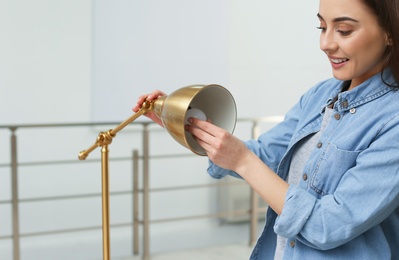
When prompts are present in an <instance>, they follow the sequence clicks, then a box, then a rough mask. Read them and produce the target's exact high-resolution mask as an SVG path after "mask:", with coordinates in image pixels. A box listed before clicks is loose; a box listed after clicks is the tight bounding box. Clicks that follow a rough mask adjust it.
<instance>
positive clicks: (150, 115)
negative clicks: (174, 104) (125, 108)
mask: <svg viewBox="0 0 399 260" xmlns="http://www.w3.org/2000/svg"><path fill="white" fill-rule="evenodd" d="M165 95H166V94H165V93H163V92H162V91H160V90H155V91H153V92H151V93H150V94H145V95H142V96H140V97H139V99H138V100H137V103H136V105H135V106H134V107H133V108H132V110H133V112H137V111H139V110H140V108H141V106H142V105H143V103H144V101H146V100H148V101H152V100H155V99H157V98H159V97H161V96H165ZM145 116H146V117H148V118H150V119H151V120H152V121H154V122H155V123H157V124H159V125H160V126H162V127H164V125H163V123H162V120H161V119H160V118H159V117H158V116H157V115H156V114H155V113H154V112H152V111H150V112H148V113H147V114H145Z"/></svg>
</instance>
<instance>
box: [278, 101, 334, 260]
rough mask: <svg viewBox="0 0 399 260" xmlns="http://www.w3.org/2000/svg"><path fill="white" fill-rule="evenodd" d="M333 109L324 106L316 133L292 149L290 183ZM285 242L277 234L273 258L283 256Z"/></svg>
mask: <svg viewBox="0 0 399 260" xmlns="http://www.w3.org/2000/svg"><path fill="white" fill-rule="evenodd" d="M332 113H333V109H331V108H328V107H327V108H326V109H325V113H324V117H323V122H322V124H321V129H320V131H319V132H317V133H316V134H313V135H310V136H308V137H306V138H304V139H302V140H301V141H300V142H299V143H298V146H297V148H296V149H295V151H294V154H293V156H292V160H291V165H290V170H289V171H288V178H287V182H288V184H290V185H298V184H299V180H300V178H301V176H302V171H303V168H304V167H305V164H306V162H307V161H308V160H309V157H310V154H311V153H312V151H313V149H314V148H315V147H316V145H317V142H318V140H319V138H320V136H321V135H322V133H323V132H324V129H326V127H327V125H328V123H329V122H330V118H331V116H332ZM286 244H287V238H285V237H282V236H277V245H276V253H275V255H274V260H282V259H283V256H284V249H285V246H286Z"/></svg>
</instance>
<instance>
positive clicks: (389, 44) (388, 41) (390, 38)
mask: <svg viewBox="0 0 399 260" xmlns="http://www.w3.org/2000/svg"><path fill="white" fill-rule="evenodd" d="M385 40H386V42H387V46H392V45H393V42H392V37H391V36H390V35H388V34H386V36H385Z"/></svg>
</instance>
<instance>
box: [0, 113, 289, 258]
mask: <svg viewBox="0 0 399 260" xmlns="http://www.w3.org/2000/svg"><path fill="white" fill-rule="evenodd" d="M281 120H282V118H281V117H279V116H275V117H262V118H245V119H244V118H243V119H239V120H238V123H240V122H247V123H250V124H251V130H250V131H251V137H252V138H256V137H257V136H259V134H260V131H261V124H262V123H267V124H275V123H278V122H280V121H281ZM117 124H118V123H117V122H99V123H69V124H30V125H0V130H1V129H3V130H4V129H8V130H9V132H10V133H11V134H10V157H11V158H10V163H5V164H0V169H1V168H2V167H3V168H4V167H10V168H11V200H0V204H10V205H11V208H12V210H11V214H12V216H11V219H12V234H11V235H6V236H0V240H4V239H11V240H12V248H13V260H20V259H21V256H20V255H21V252H20V251H21V250H20V240H21V238H23V237H35V236H43V235H51V234H61V233H71V232H80V231H88V230H96V229H101V226H87V227H80V228H69V229H61V230H51V231H44V232H43V231H42V232H30V233H21V232H20V212H19V204H20V203H23V202H24V203H29V202H37V201H51V200H53V201H54V200H64V199H79V198H89V197H101V193H91V194H78V195H66V196H51V197H39V198H25V199H20V198H19V190H18V189H19V178H18V169H19V167H20V166H29V165H42V164H52V165H55V164H65V163H68V164H73V163H77V162H78V160H77V159H76V161H70V160H69V161H68V160H62V161H50V162H49V161H44V162H31V163H20V162H18V154H19V150H18V136H17V130H19V129H27V128H33V129H40V128H70V127H98V126H107V125H117ZM151 124H152V123H146V122H144V123H142V122H133V123H132V124H131V125H135V126H140V127H141V135H142V147H141V148H140V150H141V155H140V153H139V151H138V150H134V151H133V154H132V156H131V157H125V158H116V159H113V160H118V159H119V160H132V162H133V187H132V190H131V191H118V192H110V196H113V195H120V194H132V197H133V214H132V215H133V219H132V222H130V223H121V224H111V225H110V227H111V228H112V227H121V226H131V227H132V229H133V239H132V240H133V245H132V248H133V254H135V255H137V254H139V253H140V248H139V245H140V243H139V242H140V238H139V228H140V225H141V226H142V232H143V233H142V241H141V244H142V252H141V254H142V257H143V259H149V258H150V233H149V227H150V224H151V223H159V222H168V221H180V220H189V219H199V218H220V217H223V216H227V215H235V216H240V215H249V216H250V232H249V233H250V237H249V244H251V245H252V244H254V243H255V242H256V239H257V223H258V217H259V213H262V212H265V211H266V207H259V203H258V196H257V195H256V193H255V192H254V191H252V190H251V196H250V202H249V204H250V209H249V210H241V211H240V210H238V211H233V212H217V213H213V214H204V215H196V216H188V217H174V218H165V219H158V220H151V219H150V217H149V215H150V212H149V196H150V193H152V192H164V191H171V190H184V189H188V190H189V189H198V188H204V187H219V186H224V185H243V184H244V185H245V182H242V181H239V182H236V181H233V182H231V181H229V182H218V183H210V184H198V185H187V186H184V187H181V186H179V187H167V188H152V189H151V188H150V183H149V182H150V179H149V175H150V174H149V173H150V172H149V163H150V160H152V159H156V158H157V157H158V158H159V157H163V158H167V157H171V158H176V157H179V158H180V157H187V156H196V155H194V154H191V153H186V154H168V155H157V156H154V155H152V156H150V153H149V141H150V129H149V126H150V125H151ZM77 152H78V151H77ZM93 160H95V161H99V162H100V159H93ZM140 162H141V163H142V171H141V176H140V170H139V166H138V165H139V163H140ZM140 177H141V180H142V183H141V187H142V188H140V185H139V184H140V183H139V179H140ZM140 194H141V195H142V211H141V212H140V209H139V198H140V196H139V195H140ZM140 213H141V215H142V219H140Z"/></svg>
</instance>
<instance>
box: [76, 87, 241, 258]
mask: <svg viewBox="0 0 399 260" xmlns="http://www.w3.org/2000/svg"><path fill="white" fill-rule="evenodd" d="M150 111H154V112H155V114H156V115H157V116H158V117H159V118H160V119H161V120H162V122H163V125H164V127H165V129H166V130H167V131H168V133H169V134H170V135H171V136H172V137H173V138H174V139H175V140H176V141H177V142H178V143H180V144H181V145H183V146H184V147H186V148H188V149H190V150H191V151H192V152H193V153H195V154H198V155H206V152H205V151H204V149H203V148H202V147H201V146H200V145H199V144H198V143H197V142H196V141H195V139H194V138H193V137H192V135H191V134H190V133H188V132H186V131H185V130H184V126H185V124H187V119H188V118H189V117H197V118H199V119H203V120H205V119H206V120H210V121H211V122H212V123H213V124H215V125H217V126H219V127H221V128H223V129H225V130H226V131H228V132H230V133H233V131H234V128H235V125H236V120H237V109H236V104H235V101H234V98H233V97H232V95H231V94H230V92H229V91H228V90H227V89H226V88H224V87H222V86H220V85H216V84H212V85H191V86H187V87H183V88H181V89H178V90H176V91H174V92H173V93H171V94H170V95H167V96H162V97H159V98H158V99H156V100H153V101H145V102H144V103H143V105H142V107H141V108H140V110H139V111H138V112H137V113H135V114H134V115H132V116H131V117H129V118H128V119H126V120H125V121H123V122H122V123H120V124H119V125H118V126H117V127H115V128H114V129H111V130H108V131H107V132H101V133H100V134H99V135H98V137H97V139H96V141H95V143H94V144H93V145H92V146H91V147H89V148H88V149H87V150H83V151H81V152H80V153H79V156H78V157H79V159H80V160H85V159H86V157H87V156H88V155H89V153H90V152H92V151H93V150H94V149H96V148H97V147H100V146H101V147H102V149H101V173H102V174H101V176H102V177H101V178H102V236H103V260H110V255H111V254H110V234H109V223H110V221H109V177H108V175H109V169H108V168H109V167H108V164H109V150H108V145H110V144H111V143H112V139H113V138H114V137H115V136H116V134H117V133H118V132H119V131H121V130H122V129H123V128H124V127H126V126H127V125H128V124H130V123H131V122H133V121H134V120H136V119H137V118H138V117H140V116H142V115H144V114H146V113H148V112H150Z"/></svg>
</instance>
